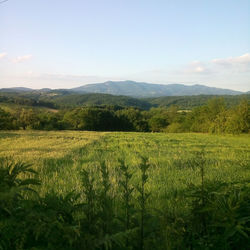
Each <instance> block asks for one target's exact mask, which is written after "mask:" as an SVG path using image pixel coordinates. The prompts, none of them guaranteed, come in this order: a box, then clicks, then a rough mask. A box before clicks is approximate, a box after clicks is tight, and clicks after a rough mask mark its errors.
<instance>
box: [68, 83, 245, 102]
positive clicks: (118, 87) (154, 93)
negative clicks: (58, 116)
mask: <svg viewBox="0 0 250 250" xmlns="http://www.w3.org/2000/svg"><path fill="white" fill-rule="evenodd" d="M71 90H72V91H75V92H77V93H81V92H85V93H86V92H87V93H105V94H112V95H125V96H133V97H139V98H142V97H145V98H146V97H159V96H189V95H239V94H243V93H242V92H240V91H234V90H230V89H221V88H214V87H208V86H204V85H200V84H195V85H191V86H189V85H184V84H152V83H145V82H135V81H107V82H104V83H96V84H87V85H83V86H80V87H77V88H73V89H71Z"/></svg>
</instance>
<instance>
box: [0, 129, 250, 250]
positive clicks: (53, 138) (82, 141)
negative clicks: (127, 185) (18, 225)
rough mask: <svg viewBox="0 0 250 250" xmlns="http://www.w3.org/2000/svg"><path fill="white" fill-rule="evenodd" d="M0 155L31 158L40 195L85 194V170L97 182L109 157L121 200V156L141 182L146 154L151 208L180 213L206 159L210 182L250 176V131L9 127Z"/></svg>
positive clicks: (113, 192) (167, 231)
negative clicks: (119, 181) (142, 163)
mask: <svg viewBox="0 0 250 250" xmlns="http://www.w3.org/2000/svg"><path fill="white" fill-rule="evenodd" d="M0 157H1V158H5V157H9V158H12V159H16V160H22V161H25V162H28V163H31V164H32V167H33V168H34V169H35V170H36V171H37V172H38V173H39V179H40V180H41V183H42V185H41V186H39V187H37V190H38V191H39V193H40V195H41V196H44V195H46V193H48V192H52V191H53V192H55V193H57V194H62V195H66V194H67V193H68V192H70V191H72V190H74V191H75V192H79V193H81V191H82V184H81V177H80V174H79V173H80V171H81V170H82V169H85V170H88V171H90V172H92V174H93V175H94V176H95V178H96V180H97V185H98V182H100V181H99V178H100V180H101V177H100V174H98V173H97V172H98V171H97V169H98V167H99V166H100V164H101V162H103V161H104V162H105V163H106V165H107V167H108V171H109V180H110V183H111V189H110V192H111V196H112V197H113V200H114V203H116V202H117V203H116V204H118V203H119V199H120V196H119V192H118V191H117V190H118V189H119V188H118V179H119V175H120V173H119V166H120V163H119V159H122V160H124V161H125V163H126V164H127V165H128V166H129V171H130V172H131V173H132V174H133V176H132V179H131V185H134V186H136V185H139V183H140V180H141V179H140V178H141V175H140V171H139V168H138V166H139V165H140V163H141V161H142V157H145V158H147V161H148V163H149V165H150V167H149V169H148V171H147V176H148V179H147V182H146V184H145V192H147V193H149V194H150V196H149V199H148V201H147V209H148V210H149V211H151V213H152V214H154V213H156V211H161V212H162V213H165V212H166V211H167V212H166V214H174V216H176V217H179V216H180V217H181V216H182V215H185V214H187V213H188V212H189V210H190V203H189V202H188V201H187V198H184V196H185V194H186V193H187V190H188V189H189V187H190V185H192V184H194V185H196V186H198V185H201V181H202V180H201V163H202V171H204V179H205V181H206V182H207V183H227V184H230V183H246V182H248V181H249V180H250V167H249V163H250V135H237V136H233V135H209V134H165V133H125V132H112V133H111V132H105V133H101V132H76V131H63V132H53V131H49V132H47V131H8V132H0ZM135 196H136V195H135ZM117 206H118V207H119V205H117ZM164 211H165V212H164ZM169 223H170V222H169ZM171 223H178V222H171ZM171 223H170V224H171ZM171 225H172V224H171ZM175 226H176V227H177V228H178V227H180V228H181V226H179V225H178V226H177V225H175V224H174V225H172V226H171V228H173V227H175ZM164 230H165V234H166V237H167V238H171V237H174V236H173V235H175V233H173V232H171V230H172V229H169V228H168V227H166V229H164ZM180 230H184V231H185V229H183V228H182V229H180ZM179 233H180V232H178V233H176V234H177V235H178V234H179ZM180 235H181V233H180ZM148 244H149V246H151V245H150V244H151V243H148ZM152 244H153V243H152ZM164 244H165V247H163V248H162V249H181V248H178V247H176V246H175V247H173V244H174V243H173V242H172V243H171V241H170V240H169V241H167V243H164ZM147 249H150V247H148V248H147ZM197 249H198V248H197ZM208 249H209V248H208Z"/></svg>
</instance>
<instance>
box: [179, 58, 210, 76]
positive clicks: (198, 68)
mask: <svg viewBox="0 0 250 250" xmlns="http://www.w3.org/2000/svg"><path fill="white" fill-rule="evenodd" d="M181 71H182V72H183V73H185V74H209V73H211V69H210V68H209V65H208V64H206V63H203V62H200V61H193V62H191V63H190V64H188V65H187V66H185V67H184V69H183V70H181Z"/></svg>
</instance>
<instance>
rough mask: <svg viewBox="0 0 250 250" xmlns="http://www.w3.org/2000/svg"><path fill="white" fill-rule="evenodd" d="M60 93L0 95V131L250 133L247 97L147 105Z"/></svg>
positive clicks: (184, 99)
mask: <svg viewBox="0 0 250 250" xmlns="http://www.w3.org/2000/svg"><path fill="white" fill-rule="evenodd" d="M60 93H61V94H60V95H58V96H57V95H55V93H54V94H51V93H50V94H49V95H48V94H46V95H45V96H44V95H43V94H42V93H35V94H34V93H22V94H16V93H1V95H0V104H1V103H2V104H5V106H4V105H2V107H1V106H0V129H2V130H8V129H24V130H25V129H37V130H66V129H68V130H90V131H137V132H172V133H175V132H204V133H207V132H209V133H248V132H249V128H250V111H249V95H245V96H236V97H233V96H226V97H211V96H193V97H161V98H156V99H154V100H152V99H150V100H151V104H150V103H149V102H148V100H147V101H146V100H140V99H135V98H131V97H124V96H122V97H120V96H111V98H110V95H105V94H85V95H77V94H69V93H68V92H60ZM156 103H157V104H156ZM6 107H7V108H6Z"/></svg>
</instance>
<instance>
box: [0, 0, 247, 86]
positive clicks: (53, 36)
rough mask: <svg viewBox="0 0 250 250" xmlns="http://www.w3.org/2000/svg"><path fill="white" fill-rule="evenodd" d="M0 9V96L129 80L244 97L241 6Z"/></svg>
mask: <svg viewBox="0 0 250 250" xmlns="http://www.w3.org/2000/svg"><path fill="white" fill-rule="evenodd" d="M2 1H3V0H0V88H6V87H17V86H23V87H29V88H35V89H39V88H72V87H77V86H81V85H84V84H88V83H98V82H104V81H107V80H134V81H143V82H149V83H161V84H170V83H182V84H187V85H193V84H203V85H207V86H212V87H218V88H229V89H234V90H240V91H249V90H250V1H249V0H67V1H66V0H53V1H51V0H8V1H5V2H2ZM1 2H2V3H1Z"/></svg>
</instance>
